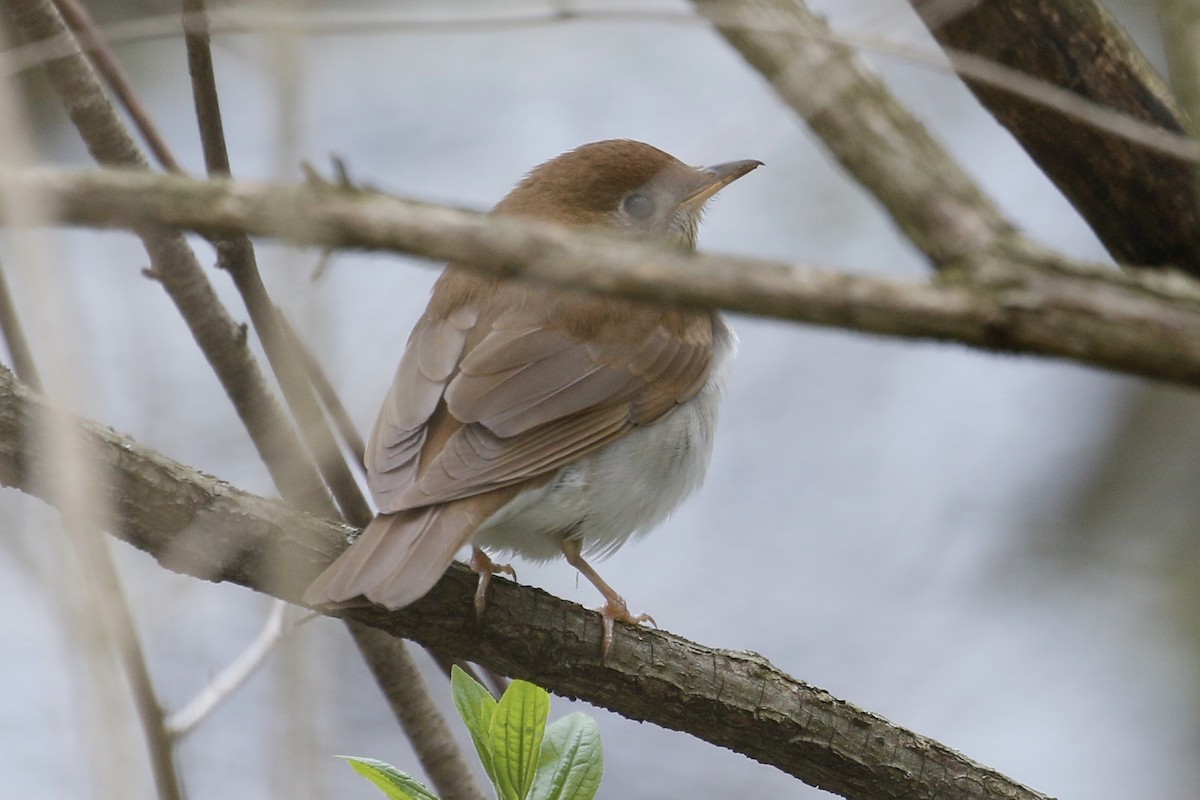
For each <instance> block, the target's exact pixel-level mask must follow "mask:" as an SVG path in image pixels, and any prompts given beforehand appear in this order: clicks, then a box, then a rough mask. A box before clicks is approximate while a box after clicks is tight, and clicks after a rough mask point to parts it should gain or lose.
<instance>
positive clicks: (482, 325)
mask: <svg viewBox="0 0 1200 800" xmlns="http://www.w3.org/2000/svg"><path fill="white" fill-rule="evenodd" d="M482 307H483V304H482V302H481V301H480V300H479V299H477V298H475V299H470V300H469V301H468V302H465V303H464V305H462V306H460V307H458V308H455V309H453V311H452V313H450V314H448V315H445V317H444V318H442V319H435V318H430V317H429V315H428V313H427V316H426V317H424V318H422V320H421V321H420V322H419V323H418V325H417V328H416V329H415V330H414V332H413V335H412V337H411V338H410V340H409V344H408V348H407V349H406V351H405V354H404V356H403V358H401V361H400V366H399V367H398V368H397V371H396V378H395V381H394V382H393V384H392V388H391V391H390V392H389V394H388V398H387V400H386V401H385V403H384V407H383V410H382V411H381V412H380V416H379V420H378V421H377V422H376V425H375V429H374V430H373V432H372V436H371V441H370V445H369V447H368V472H369V475H370V483H371V489H372V492H373V493H374V495H375V497H376V501H377V502H378V503H379V505H380V507H381V510H382V511H384V512H397V511H402V510H405V509H414V508H420V507H422V506H427V505H430V504H434V503H442V502H446V501H449V500H454V499H458V498H463V497H470V496H472V495H477V494H482V493H485V492H490V491H493V490H495V489H498V488H502V487H506V486H512V485H513V484H516V483H519V482H522V481H526V480H529V479H531V478H535V477H538V476H546V475H548V474H551V473H552V472H553V471H554V470H557V469H559V468H561V467H562V466H564V465H565V464H568V463H570V462H571V461H574V460H575V459H578V458H579V457H581V456H583V455H585V454H586V453H589V452H592V451H593V450H596V449H598V448H599V447H602V446H604V445H605V444H607V443H609V442H611V441H613V440H614V439H616V438H618V437H620V436H622V435H623V434H625V433H626V432H628V431H629V430H630V429H631V428H633V427H634V426H636V425H644V424H647V423H650V422H653V421H654V420H656V419H658V418H659V417H661V416H662V415H664V414H666V413H667V412H669V411H670V410H671V409H672V408H674V407H675V406H676V405H677V404H679V403H681V402H685V401H686V400H688V399H690V398H691V397H693V396H694V395H695V394H696V393H697V392H699V391H700V389H701V388H702V387H703V386H704V384H705V382H706V381H707V380H708V376H709V372H710V370H711V361H712V342H713V318H712V316H711V315H710V314H707V313H688V312H679V311H664V312H660V313H658V314H654V315H646V314H644V313H641V314H635V315H627V319H625V320H621V319H615V320H613V319H599V322H600V323H602V324H595V323H596V321H597V319H598V318H599V316H600V315H599V313H598V310H604V311H609V310H611V309H612V308H613V307H614V306H613V301H610V300H606V301H600V300H596V301H594V302H593V301H591V300H590V299H589V300H586V301H579V302H577V307H578V309H579V314H576V315H574V316H572V315H567V314H564V313H563V308H562V305H561V304H555V303H546V304H544V307H543V305H542V304H528V305H524V306H522V307H520V308H516V309H513V308H511V307H509V308H508V309H507V310H505V311H503V312H500V313H497V314H493V315H491V316H490V317H489V316H488V315H487V314H486V313H481V311H480V310H479V309H480V308H482ZM644 308H645V307H640V310H641V311H643V312H644ZM589 314H591V316H590V317H589V316H588V315H589ZM588 326H590V327H588ZM581 331H582V332H581ZM606 331H615V335H613V334H612V333H609V334H608V335H605V333H606ZM631 334H633V335H631ZM631 341H632V342H633V344H632V345H631V344H630V342H631Z"/></svg>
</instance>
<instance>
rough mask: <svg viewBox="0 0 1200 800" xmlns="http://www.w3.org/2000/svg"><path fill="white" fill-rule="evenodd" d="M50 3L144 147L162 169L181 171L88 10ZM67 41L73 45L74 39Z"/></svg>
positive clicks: (60, 0)
mask: <svg viewBox="0 0 1200 800" xmlns="http://www.w3.org/2000/svg"><path fill="white" fill-rule="evenodd" d="M54 6H55V7H56V8H57V9H58V12H59V13H60V14H61V15H62V17H63V19H64V20H65V21H66V23H67V24H68V25H69V26H70V27H71V31H72V33H74V34H75V40H77V41H82V42H86V43H87V45H86V49H87V53H88V57H89V58H90V59H91V62H92V64H93V65H94V66H95V67H96V70H97V71H98V72H99V73H100V74H101V75H102V76H104V80H105V82H106V83H107V84H108V85H109V87H110V88H111V89H112V91H113V94H115V95H116V97H117V100H119V101H120V103H121V106H122V107H123V108H124V109H125V113H127V114H128V115H129V118H130V119H131V120H133V124H134V125H135V126H136V127H137V129H138V132H139V133H140V134H141V135H142V139H143V140H144V141H145V142H146V146H147V147H149V148H150V152H151V153H153V154H154V158H155V160H157V161H158V163H159V164H160V165H161V166H162V167H163V168H164V169H167V170H169V171H171V172H183V168H182V167H180V166H179V162H178V161H176V160H175V156H173V155H172V154H171V150H170V148H169V147H167V143H166V140H165V139H163V137H162V134H161V133H160V132H159V130H158V127H157V126H156V125H155V124H154V121H153V120H152V119H151V118H150V112H149V111H147V110H146V107H145V106H144V105H143V104H142V101H141V99H140V98H139V97H138V96H137V93H136V92H135V91H133V85H132V84H131V82H130V80H129V76H128V75H126V74H125V70H124V69H123V68H122V67H121V62H119V61H118V60H117V57H116V56H115V55H113V52H112V47H111V46H110V45H109V43H108V41H107V39H105V37H104V33H103V31H101V30H100V28H99V26H98V25H96V21H95V20H94V19H93V18H92V15H91V13H90V12H88V10H87V8H86V7H84V6H83V5H82V4H81V3H79V2H78V0H54ZM71 44H72V47H74V42H72V43H71Z"/></svg>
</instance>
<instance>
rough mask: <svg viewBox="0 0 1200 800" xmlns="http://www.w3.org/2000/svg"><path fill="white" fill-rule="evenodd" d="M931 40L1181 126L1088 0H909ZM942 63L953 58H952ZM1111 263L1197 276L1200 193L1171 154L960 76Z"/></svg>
mask: <svg viewBox="0 0 1200 800" xmlns="http://www.w3.org/2000/svg"><path fill="white" fill-rule="evenodd" d="M910 3H911V4H912V6H913V7H914V8H915V9H916V11H917V13H918V14H919V15H920V16H921V17H922V19H923V20H924V22H925V24H926V26H927V27H928V28H929V30H930V32H931V33H933V35H934V37H936V38H937V40H938V43H939V44H941V45H942V46H943V47H945V48H952V49H953V50H955V51H958V52H960V53H969V54H971V55H973V56H975V57H977V58H982V59H987V60H990V61H993V62H996V63H997V64H1000V65H1002V66H1004V67H1008V68H1010V69H1013V70H1016V71H1018V72H1022V73H1024V74H1026V75H1028V76H1029V77H1030V78H1033V79H1036V80H1040V81H1043V82H1045V83H1047V84H1049V85H1052V86H1058V87H1062V88H1063V89H1067V90H1070V91H1071V92H1073V93H1074V94H1076V95H1078V96H1080V97H1083V98H1086V99H1088V100H1091V101H1094V102H1097V103H1099V104H1101V105H1104V106H1107V107H1109V108H1111V109H1114V110H1116V111H1119V112H1122V113H1124V114H1126V115H1128V116H1130V117H1132V118H1134V119H1137V120H1141V121H1144V122H1150V123H1153V124H1155V125H1158V126H1160V127H1162V128H1165V129H1166V130H1169V131H1173V132H1176V133H1183V132H1184V131H1185V125H1184V124H1183V120H1182V118H1181V116H1180V115H1179V113H1178V111H1177V110H1176V108H1175V104H1174V102H1173V100H1172V98H1171V96H1170V93H1169V92H1168V91H1167V90H1166V88H1165V87H1164V86H1163V84H1162V80H1161V79H1160V78H1159V76H1158V75H1157V74H1156V73H1155V71H1154V68H1153V67H1151V66H1150V64H1149V62H1148V61H1147V60H1146V58H1145V56H1143V55H1142V53H1141V51H1139V50H1138V49H1137V46H1136V45H1135V44H1134V43H1133V41H1132V40H1131V39H1130V37H1129V36H1128V34H1126V33H1125V31H1124V30H1122V29H1121V27H1120V26H1119V25H1118V24H1117V23H1116V22H1115V21H1114V20H1113V18H1112V16H1111V14H1109V12H1108V11H1107V10H1105V8H1104V7H1103V6H1102V5H1101V4H1100V3H1097V2H1094V0H1077V1H1076V2H1064V0H1014V2H1008V3H978V2H965V1H963V0H910ZM951 61H952V63H953V61H954V60H953V58H952V59H951ZM966 82H967V86H968V87H969V88H970V89H971V91H972V92H974V93H975V96H976V97H978V98H979V101H980V102H981V103H983V105H984V106H985V107H986V108H987V110H988V111H990V112H991V113H992V115H993V116H995V117H996V119H997V120H998V121H999V122H1000V124H1002V125H1004V127H1006V128H1007V129H1008V130H1009V132H1010V133H1012V135H1013V136H1014V137H1016V139H1017V141H1018V142H1020V143H1021V146H1022V147H1024V148H1025V149H1026V150H1027V151H1028V152H1029V155H1030V156H1031V157H1032V158H1033V160H1034V161H1036V162H1037V164H1038V166H1039V167H1041V168H1042V170H1043V171H1044V172H1045V173H1046V175H1047V176H1049V178H1050V179H1051V180H1052V181H1054V183H1055V185H1056V186H1058V188H1059V190H1060V191H1062V193H1063V194H1064V195H1066V197H1067V199H1068V200H1070V201H1071V203H1072V204H1073V205H1074V206H1075V208H1076V210H1078V211H1079V213H1080V214H1081V215H1082V216H1083V218H1084V219H1086V220H1087V221H1088V223H1089V224H1090V225H1091V227H1092V229H1093V230H1094V231H1095V232H1096V235H1097V236H1099V237H1100V240H1101V241H1102V242H1103V243H1104V245H1105V247H1107V248H1108V250H1109V252H1111V253H1112V254H1113V257H1114V258H1116V259H1117V260H1118V261H1128V262H1133V263H1138V264H1150V265H1161V264H1173V265H1175V266H1176V267H1179V268H1180V269H1185V270H1187V271H1189V272H1193V273H1200V236H1198V235H1197V233H1196V232H1197V231H1198V230H1200V194H1198V191H1197V184H1196V180H1195V175H1194V173H1193V172H1192V171H1191V170H1189V169H1187V167H1186V164H1185V163H1184V162H1182V161H1180V160H1179V159H1178V158H1176V157H1172V156H1169V155H1165V154H1163V153H1161V152H1157V151H1155V150H1151V149H1148V148H1145V147H1144V146H1142V145H1140V144H1137V143H1134V142H1131V141H1129V140H1127V139H1125V138H1124V137H1121V136H1118V135H1116V134H1114V133H1112V132H1109V131H1103V130H1099V129H1096V128H1094V127H1092V126H1091V125H1088V124H1087V123H1085V122H1082V121H1080V120H1076V119H1071V118H1069V117H1067V116H1064V115H1063V114H1061V113H1060V112H1059V111H1057V110H1055V109H1052V108H1048V107H1046V106H1044V105H1043V104H1041V103H1038V102H1035V101H1032V100H1030V99H1029V98H1026V97H1021V96H1019V95H1014V94H1011V93H1009V92H1006V91H1004V90H1003V89H1002V88H998V87H996V86H994V85H983V84H980V83H978V82H976V81H973V80H971V79H970V78H969V77H966Z"/></svg>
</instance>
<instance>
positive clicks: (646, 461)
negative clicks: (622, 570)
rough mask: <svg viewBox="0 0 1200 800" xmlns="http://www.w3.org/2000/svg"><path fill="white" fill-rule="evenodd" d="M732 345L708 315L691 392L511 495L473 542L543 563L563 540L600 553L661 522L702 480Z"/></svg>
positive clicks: (723, 325) (717, 319) (559, 552)
mask: <svg viewBox="0 0 1200 800" xmlns="http://www.w3.org/2000/svg"><path fill="white" fill-rule="evenodd" d="M736 341H737V340H736V337H735V336H734V333H733V331H732V329H730V328H729V326H728V325H727V324H726V323H725V321H724V320H723V319H721V317H720V316H719V315H715V316H714V325H713V370H712V375H711V376H710V377H709V379H708V383H707V384H706V385H705V387H704V388H703V389H702V390H701V391H700V392H699V394H697V395H696V396H695V397H693V398H692V399H691V400H689V401H688V402H686V403H684V404H682V405H680V406H678V407H677V408H675V409H674V410H672V411H671V412H670V413H668V414H667V415H666V416H664V417H663V418H662V419H660V420H658V421H656V422H654V423H653V424H652V425H647V426H645V427H642V428H636V429H634V430H633V431H631V432H630V433H628V434H626V435H625V436H623V437H622V438H621V439H619V440H617V441H616V442H613V443H612V444H610V445H608V446H607V447H605V448H603V449H601V450H598V451H597V452H595V453H592V454H591V455H589V456H585V457H584V458H582V459H580V460H579V461H576V462H575V463H573V464H569V465H568V466H566V467H563V468H562V469H561V470H560V471H559V473H558V475H557V477H556V478H555V479H554V480H553V481H551V482H550V483H548V484H546V485H545V486H543V487H541V488H538V489H531V490H528V491H525V492H522V493H521V494H519V495H518V496H517V497H515V498H513V500H511V501H510V502H509V503H508V505H506V506H504V508H502V509H500V510H499V511H498V512H496V513H495V514H494V515H492V517H491V518H490V519H488V521H487V522H485V523H484V524H483V525H482V526H480V528H479V530H477V531H476V532H475V536H474V538H473V542H474V544H476V545H478V546H480V547H483V548H485V549H487V550H489V551H493V552H499V553H501V554H504V553H516V554H518V555H521V556H522V557H524V558H527V559H531V560H534V561H545V560H549V559H552V558H557V557H558V556H561V555H562V550H561V549H560V548H561V544H562V542H563V540H564V539H565V538H567V537H571V538H577V539H582V540H583V551H584V554H585V555H588V554H594V555H601V556H604V555H609V554H611V553H612V552H614V551H615V550H616V549H617V548H619V547H620V546H621V545H623V544H624V543H625V542H626V541H627V540H628V539H629V538H630V537H631V536H640V535H642V534H645V533H646V532H648V531H649V530H650V529H652V528H654V527H655V526H656V525H658V524H659V523H661V522H662V521H663V520H665V519H666V518H667V517H668V516H669V515H670V513H671V512H672V511H674V510H675V509H676V508H677V507H678V506H679V504H680V503H681V502H683V500H684V499H685V498H686V497H687V496H688V495H689V494H691V493H692V492H693V491H695V490H696V489H697V488H699V486H700V484H701V483H702V482H703V481H704V474H705V472H706V471H707V470H708V462H709V459H710V458H711V456H712V444H713V432H714V430H715V428H716V423H717V411H718V407H719V405H720V400H721V392H722V389H723V387H724V383H725V373H726V371H727V368H728V363H729V360H730V357H731V356H732V355H733V351H734V349H735V346H736Z"/></svg>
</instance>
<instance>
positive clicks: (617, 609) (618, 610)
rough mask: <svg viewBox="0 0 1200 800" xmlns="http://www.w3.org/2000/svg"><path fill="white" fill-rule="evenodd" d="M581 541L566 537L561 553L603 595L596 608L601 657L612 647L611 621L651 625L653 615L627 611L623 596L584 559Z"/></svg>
mask: <svg viewBox="0 0 1200 800" xmlns="http://www.w3.org/2000/svg"><path fill="white" fill-rule="evenodd" d="M581 547H582V543H581V542H580V541H579V540H578V539H567V540H566V541H565V542H563V543H562V551H563V554H564V555H565V556H566V557H567V563H568V564H570V565H571V566H572V567H574V568H575V569H577V570H579V574H580V575H582V576H583V577H585V578H587V579H588V581H590V582H591V584H592V586H595V587H596V588H597V589H599V590H600V594H602V595H604V607H603V608H599V609H597V611H599V612H600V617H601V619H602V620H603V621H604V638H603V639H602V640H601V642H600V656H601V657H602V658H603V657H604V656H606V655H608V651H609V650H611V649H612V643H613V636H614V634H615V631H614V628H613V623H614V622H616V621H617V620H620V621H621V622H628V623H630V624H631V625H639V624H641V623H643V622H649V623H650V624H651V625H656V623H655V622H654V617H652V616H650V615H649V614H638V615H637V616H634V615H633V614H630V613H629V606H627V605H626V604H625V598H624V597H621V595H619V594H617V593H616V591H615V590H614V589H613V588H612V587H611V586H609V585H608V584H607V583H605V582H604V579H603V578H601V577H600V576H599V575H598V574H597V573H596V570H594V569H592V565H591V564H589V563H587V562H586V561H584V559H583V555H582V553H581V551H580V548H581Z"/></svg>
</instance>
